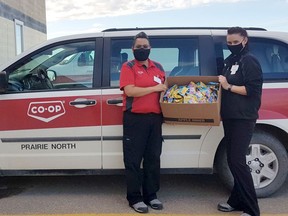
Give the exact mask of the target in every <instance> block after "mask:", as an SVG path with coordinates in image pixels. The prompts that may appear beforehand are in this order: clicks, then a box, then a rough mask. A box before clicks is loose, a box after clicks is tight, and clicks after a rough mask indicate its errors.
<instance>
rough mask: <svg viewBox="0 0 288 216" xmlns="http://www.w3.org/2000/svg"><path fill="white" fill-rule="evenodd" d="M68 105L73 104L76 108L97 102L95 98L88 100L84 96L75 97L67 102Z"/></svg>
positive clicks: (93, 104)
mask: <svg viewBox="0 0 288 216" xmlns="http://www.w3.org/2000/svg"><path fill="white" fill-rule="evenodd" d="M69 104H70V106H75V107H77V108H84V107H87V106H95V105H96V104H97V101H96V100H88V99H85V98H77V99H75V100H74V101H70V102H69Z"/></svg>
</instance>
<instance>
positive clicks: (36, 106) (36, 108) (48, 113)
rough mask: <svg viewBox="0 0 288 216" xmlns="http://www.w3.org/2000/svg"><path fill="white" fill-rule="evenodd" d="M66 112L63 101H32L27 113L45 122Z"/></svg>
mask: <svg viewBox="0 0 288 216" xmlns="http://www.w3.org/2000/svg"><path fill="white" fill-rule="evenodd" d="M64 114H65V108H64V105H63V103H62V101H46V102H31V103H30V104H29V108H28V111H27V115H28V116H30V117H32V118H35V119H38V120H40V121H43V122H50V121H52V120H54V119H56V118H58V117H60V116H62V115H64Z"/></svg>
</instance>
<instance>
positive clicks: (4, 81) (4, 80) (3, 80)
mask: <svg viewBox="0 0 288 216" xmlns="http://www.w3.org/2000/svg"><path fill="white" fill-rule="evenodd" d="M7 88H8V76H7V74H6V71H1V72H0V93H3V92H5V91H6V89H7Z"/></svg>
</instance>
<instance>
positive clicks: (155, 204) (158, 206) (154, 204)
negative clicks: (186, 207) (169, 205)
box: [147, 199, 163, 210]
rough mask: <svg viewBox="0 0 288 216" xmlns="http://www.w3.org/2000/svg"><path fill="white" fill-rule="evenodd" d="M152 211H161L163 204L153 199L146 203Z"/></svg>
mask: <svg viewBox="0 0 288 216" xmlns="http://www.w3.org/2000/svg"><path fill="white" fill-rule="evenodd" d="M147 204H148V205H149V206H150V207H151V208H152V209H155V210H162V209H163V204H162V202H160V200H158V199H153V200H151V201H149V202H148V203H147Z"/></svg>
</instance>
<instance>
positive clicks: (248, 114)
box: [221, 49, 263, 120]
mask: <svg viewBox="0 0 288 216" xmlns="http://www.w3.org/2000/svg"><path fill="white" fill-rule="evenodd" d="M224 64H225V66H224V69H223V75H224V76H225V77H226V79H227V81H228V83H229V84H231V85H235V86H245V88H246V91H247V95H240V94H236V93H233V92H230V91H227V90H224V89H223V91H222V99H221V117H222V119H223V120H225V119H257V118H258V110H259V108H260V105H261V95H262V84H263V76H262V69H261V66H260V64H259V62H258V60H257V59H256V58H255V57H254V56H252V55H251V54H249V52H248V50H247V49H244V50H243V51H242V52H241V53H240V55H230V56H228V57H227V58H226V59H225V62H224ZM233 65H238V66H233ZM237 67H238V68H237ZM231 68H232V72H231ZM235 68H237V69H238V70H236V71H235ZM233 70H234V71H233Z"/></svg>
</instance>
